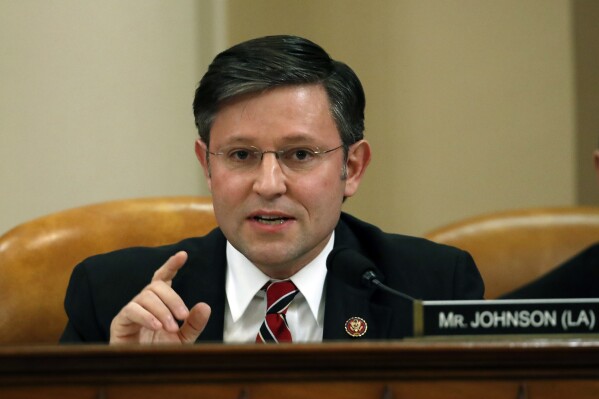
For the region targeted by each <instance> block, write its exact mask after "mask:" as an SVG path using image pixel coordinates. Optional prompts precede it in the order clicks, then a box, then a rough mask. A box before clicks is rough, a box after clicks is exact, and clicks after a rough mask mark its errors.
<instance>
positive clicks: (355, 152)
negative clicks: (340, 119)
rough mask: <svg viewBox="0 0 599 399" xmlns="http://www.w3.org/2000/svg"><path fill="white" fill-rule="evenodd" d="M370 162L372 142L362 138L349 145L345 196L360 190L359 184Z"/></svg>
mask: <svg viewBox="0 0 599 399" xmlns="http://www.w3.org/2000/svg"><path fill="white" fill-rule="evenodd" d="M369 163H370V144H368V142H367V141H366V140H360V141H358V142H356V143H354V144H352V145H351V146H350V147H349V151H348V154H347V178H346V180H345V192H344V197H351V196H352V195H354V194H355V193H356V191H358V186H359V185H360V181H361V180H362V176H364V172H366V168H367V167H368V164H369Z"/></svg>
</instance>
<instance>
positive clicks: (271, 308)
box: [266, 280, 298, 314]
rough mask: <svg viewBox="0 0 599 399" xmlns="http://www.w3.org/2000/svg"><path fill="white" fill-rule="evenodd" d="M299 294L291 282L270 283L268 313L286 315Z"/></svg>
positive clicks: (267, 296) (267, 289) (267, 302)
mask: <svg viewBox="0 0 599 399" xmlns="http://www.w3.org/2000/svg"><path fill="white" fill-rule="evenodd" d="M297 292H298V290H297V287H296V286H295V284H293V283H292V282H291V280H283V281H271V282H270V283H268V284H267V286H266V307H267V311H266V313H270V314H273V313H285V312H286V311H287V308H288V307H289V304H290V303H291V301H292V300H293V298H294V297H295V295H297Z"/></svg>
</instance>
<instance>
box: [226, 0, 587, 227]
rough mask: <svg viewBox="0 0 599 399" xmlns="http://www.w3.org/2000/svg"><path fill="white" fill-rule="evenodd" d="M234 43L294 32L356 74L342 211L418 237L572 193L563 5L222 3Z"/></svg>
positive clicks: (557, 0)
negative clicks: (354, 189)
mask: <svg viewBox="0 0 599 399" xmlns="http://www.w3.org/2000/svg"><path fill="white" fill-rule="evenodd" d="M229 10H230V11H229V12H230V19H229V22H230V25H229V26H230V30H229V35H230V39H231V41H232V42H236V41H240V40H244V39H247V38H249V37H253V36H257V35H264V34H275V33H294V34H300V35H305V36H307V37H309V38H311V39H313V40H314V41H316V42H318V43H320V44H322V45H323V46H324V47H325V48H326V49H327V50H329V52H330V53H331V54H332V56H333V57H334V58H338V59H341V60H344V61H346V62H347V63H348V64H350V65H351V66H352V67H353V68H354V69H355V70H356V72H357V73H358V75H359V76H360V77H361V78H362V80H363V83H364V86H365V90H366V95H367V131H366V135H367V138H368V139H369V140H370V142H371V143H372V145H373V148H374V159H373V162H372V165H371V167H370V170H369V171H368V172H367V177H366V180H365V181H364V183H363V186H362V187H361V191H360V192H359V193H358V195H357V197H355V198H354V199H352V200H350V201H349V202H348V204H347V208H346V209H347V210H349V211H351V212H352V213H354V214H356V215H358V216H360V217H362V218H365V219H367V220H369V221H372V222H374V223H376V224H378V225H380V226H382V227H383V228H385V229H387V230H390V231H396V232H405V233H410V234H422V233H423V232H426V231H428V230H430V229H432V228H434V227H436V226H439V225H442V224H445V223H448V222H451V221H454V220H457V219H460V218H463V217H467V216H471V215H476V214H479V213H485V212H490V211H495V210H499V209H507V208H518V207H531V206H545V205H570V204H573V203H574V202H575V200H576V187H575V184H576V181H575V180H576V179H575V169H576V165H575V129H574V93H573V91H574V87H573V53H572V51H573V49H572V33H571V29H572V27H571V16H570V3H569V2H568V1H563V0H536V1H533V0H525V1H522V0H501V1H480V0H452V1H437V0H403V1H402V0H386V1H383V0H379V1H366V0H364V1H358V0H353V1H352V0H328V1H326V2H322V1H317V0H305V1H299V0H296V1H284V2H281V1H277V0H260V1H252V2H246V1H244V0H231V1H230V9H229Z"/></svg>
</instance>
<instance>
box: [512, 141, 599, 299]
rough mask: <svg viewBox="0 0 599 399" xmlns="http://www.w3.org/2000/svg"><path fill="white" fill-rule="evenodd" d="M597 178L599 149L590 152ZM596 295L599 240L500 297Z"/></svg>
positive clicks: (597, 296) (589, 296)
mask: <svg viewBox="0 0 599 399" xmlns="http://www.w3.org/2000/svg"><path fill="white" fill-rule="evenodd" d="M593 160H594V164H595V172H596V174H597V182H599V149H596V150H595V151H594V152H593ZM539 298H599V242H597V243H595V244H594V245H591V246H590V247H589V248H587V249H585V250H584V251H582V252H581V253H579V254H577V255H575V256H574V257H572V258H571V259H569V260H567V261H566V262H565V263H563V264H561V265H558V266H556V267H555V268H554V269H553V270H551V271H549V272H548V273H546V274H544V275H542V276H541V277H539V278H538V279H536V280H534V281H532V282H530V283H528V284H526V285H524V286H523V287H520V288H518V289H516V290H514V291H512V292H510V293H508V294H505V295H503V296H502V299H539Z"/></svg>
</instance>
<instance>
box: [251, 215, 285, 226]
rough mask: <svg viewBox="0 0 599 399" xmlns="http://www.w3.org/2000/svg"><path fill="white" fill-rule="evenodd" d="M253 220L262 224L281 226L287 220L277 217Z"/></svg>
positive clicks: (259, 217)
mask: <svg viewBox="0 0 599 399" xmlns="http://www.w3.org/2000/svg"><path fill="white" fill-rule="evenodd" d="M254 219H256V220H257V221H258V222H260V223H264V224H283V223H285V220H287V218H282V217H279V216H256V217H255V218H254Z"/></svg>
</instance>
